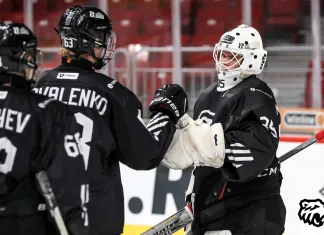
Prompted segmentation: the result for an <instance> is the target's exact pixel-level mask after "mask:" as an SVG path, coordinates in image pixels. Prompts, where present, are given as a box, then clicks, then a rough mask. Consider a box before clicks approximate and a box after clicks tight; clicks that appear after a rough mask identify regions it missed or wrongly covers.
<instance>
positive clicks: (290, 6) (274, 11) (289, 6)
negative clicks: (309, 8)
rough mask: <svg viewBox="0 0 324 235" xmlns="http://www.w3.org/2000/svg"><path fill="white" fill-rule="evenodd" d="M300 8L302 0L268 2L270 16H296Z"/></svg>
mask: <svg viewBox="0 0 324 235" xmlns="http://www.w3.org/2000/svg"><path fill="white" fill-rule="evenodd" d="M299 8H300V0H271V1H268V10H269V15H270V16H274V15H296V14H297V12H298V10H299Z"/></svg>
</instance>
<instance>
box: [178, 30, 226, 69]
mask: <svg viewBox="0 0 324 235" xmlns="http://www.w3.org/2000/svg"><path fill="white" fill-rule="evenodd" d="M221 35H222V34H215V35H195V36H194V37H193V38H192V41H191V44H190V45H191V46H197V47H201V46H210V47H211V48H213V47H214V46H215V44H216V43H218V41H219V39H220V37H221ZM184 59H186V61H185V62H186V64H187V65H188V66H190V67H191V66H196V65H199V64H202V63H206V62H212V61H213V51H212V50H211V51H206V52H190V53H188V56H185V57H184Z"/></svg>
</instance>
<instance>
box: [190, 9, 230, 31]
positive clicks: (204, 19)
mask: <svg viewBox="0 0 324 235" xmlns="http://www.w3.org/2000/svg"><path fill="white" fill-rule="evenodd" d="M227 19H228V10H222V9H219V10H200V11H199V12H198V14H197V18H196V34H219V33H224V30H225V25H224V22H225V21H226V20H227Z"/></svg>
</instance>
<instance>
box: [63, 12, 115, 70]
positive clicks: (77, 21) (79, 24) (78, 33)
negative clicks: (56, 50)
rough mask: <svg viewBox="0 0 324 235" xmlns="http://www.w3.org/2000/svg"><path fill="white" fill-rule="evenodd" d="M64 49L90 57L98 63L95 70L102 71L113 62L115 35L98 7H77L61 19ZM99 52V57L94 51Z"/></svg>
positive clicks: (105, 16)
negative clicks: (109, 62) (89, 55)
mask: <svg viewBox="0 0 324 235" xmlns="http://www.w3.org/2000/svg"><path fill="white" fill-rule="evenodd" d="M58 32H59V35H60V38H61V46H62V47H63V48H65V49H67V50H69V51H72V52H73V53H75V56H76V57H79V56H80V54H91V55H92V57H93V58H94V59H95V61H96V62H95V63H94V65H93V67H94V68H95V69H101V68H103V67H104V66H105V65H106V64H107V63H108V61H109V60H110V59H111V57H112V55H113V53H114V50H115V46H116V35H115V33H114V32H113V31H112V25H111V20H110V19H109V18H108V16H107V15H106V14H105V13H104V12H103V11H101V10H100V9H98V8H96V7H85V6H74V7H71V8H68V9H67V10H66V11H65V12H64V13H63V15H62V17H61V19H60V22H59V29H58ZM95 48H96V49H100V50H101V51H100V55H98V54H97V53H95V50H94V49H95Z"/></svg>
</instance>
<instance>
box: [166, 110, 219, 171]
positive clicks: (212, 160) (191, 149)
mask: <svg viewBox="0 0 324 235" xmlns="http://www.w3.org/2000/svg"><path fill="white" fill-rule="evenodd" d="M177 125H178V127H179V128H178V129H177V130H176V132H175V134H174V137H173V140H172V142H171V144H170V146H169V149H168V151H167V152H166V154H165V156H164V159H163V161H162V164H163V165H164V166H166V167H168V168H170V169H174V170H182V169H185V168H187V167H190V166H211V167H215V168H219V167H221V166H223V164H224V158H225V141H224V132H223V127H222V125H221V124H220V123H215V124H213V125H212V126H209V125H208V124H206V123H204V122H203V120H201V119H198V120H196V121H194V120H193V119H192V118H190V117H189V116H188V115H187V114H185V115H184V116H183V117H182V118H181V119H180V120H179V121H178V123H177Z"/></svg>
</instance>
